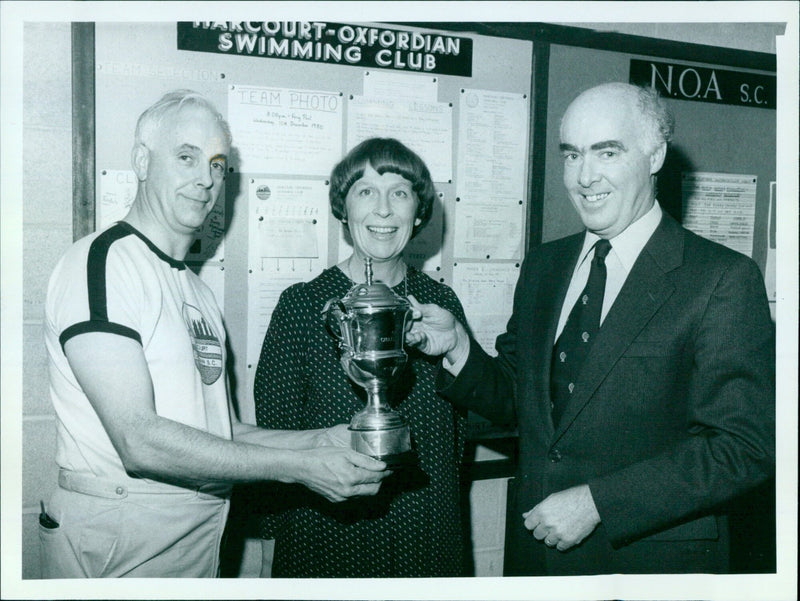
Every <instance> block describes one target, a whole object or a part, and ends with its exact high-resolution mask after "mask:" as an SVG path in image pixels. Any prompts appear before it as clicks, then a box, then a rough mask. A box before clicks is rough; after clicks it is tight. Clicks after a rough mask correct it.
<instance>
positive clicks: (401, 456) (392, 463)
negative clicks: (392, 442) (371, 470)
mask: <svg viewBox="0 0 800 601" xmlns="http://www.w3.org/2000/svg"><path fill="white" fill-rule="evenodd" d="M375 459H380V460H381V461H383V462H384V463H385V464H386V466H387V468H388V469H390V470H398V469H401V468H404V467H415V466H417V465H418V464H419V457H417V453H416V451H414V450H411V451H403V452H402V453H395V454H394V455H384V456H382V457H376V458H375Z"/></svg>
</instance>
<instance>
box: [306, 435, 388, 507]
mask: <svg viewBox="0 0 800 601" xmlns="http://www.w3.org/2000/svg"><path fill="white" fill-rule="evenodd" d="M301 453H302V457H303V461H302V462H301V466H300V473H299V474H298V476H297V482H299V483H300V484H303V485H305V486H307V487H308V488H310V489H311V490H313V491H314V492H316V493H318V494H320V495H322V496H323V497H325V498H326V499H328V500H329V501H333V502H335V503H338V502H340V501H344V500H346V499H348V498H350V497H362V496H369V495H374V494H376V493H377V492H378V490H379V489H380V487H381V480H383V479H384V478H385V477H386V476H389V475H391V474H392V472H391V471H390V470H387V469H386V464H385V463H384V462H383V461H378V460H377V459H373V458H372V457H369V456H367V455H362V454H361V453H357V452H355V451H353V450H352V449H345V448H339V447H319V448H316V449H309V450H307V451H301Z"/></svg>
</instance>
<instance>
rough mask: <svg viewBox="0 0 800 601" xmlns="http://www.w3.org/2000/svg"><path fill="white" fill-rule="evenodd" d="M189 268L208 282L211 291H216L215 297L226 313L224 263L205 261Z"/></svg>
mask: <svg viewBox="0 0 800 601" xmlns="http://www.w3.org/2000/svg"><path fill="white" fill-rule="evenodd" d="M189 268H190V269H191V270H192V271H194V272H195V273H196V274H197V275H198V276H200V279H201V280H203V281H204V282H205V283H206V284H208V287H209V288H211V292H213V293H214V298H216V299H217V304H218V305H219V309H220V311H222V312H223V313H225V270H224V269H223V268H222V265H220V264H219V263H203V264H202V265H198V264H194V265H189Z"/></svg>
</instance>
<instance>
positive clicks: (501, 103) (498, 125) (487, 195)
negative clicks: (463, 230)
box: [456, 90, 528, 202]
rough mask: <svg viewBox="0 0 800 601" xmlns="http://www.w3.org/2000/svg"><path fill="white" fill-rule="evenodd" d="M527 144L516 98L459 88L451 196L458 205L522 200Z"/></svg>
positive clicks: (523, 104) (523, 106)
mask: <svg viewBox="0 0 800 601" xmlns="http://www.w3.org/2000/svg"><path fill="white" fill-rule="evenodd" d="M527 140H528V99H527V98H525V97H524V96H523V95H522V94H507V93H503V92H489V91H486V90H462V93H461V97H460V104H459V119H458V178H457V181H456V196H457V197H458V198H460V199H461V201H462V202H473V201H475V202H498V201H500V202H502V201H515V202H516V201H520V200H524V198H525V165H526V161H527V156H528V155H527Z"/></svg>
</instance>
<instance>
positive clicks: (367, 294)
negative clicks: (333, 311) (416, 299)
mask: <svg viewBox="0 0 800 601" xmlns="http://www.w3.org/2000/svg"><path fill="white" fill-rule="evenodd" d="M342 304H344V306H345V307H347V308H352V309H366V308H376V309H377V308H394V307H402V308H405V307H409V306H410V305H411V303H409V302H408V301H407V300H406V299H405V298H403V297H402V296H400V295H399V294H397V293H396V292H395V291H394V290H392V289H391V288H389V286H387V285H386V284H384V283H383V282H380V281H376V282H373V283H372V284H356V285H355V286H353V287H352V288H350V290H349V291H348V293H347V294H345V295H344V297H343V298H342Z"/></svg>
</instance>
